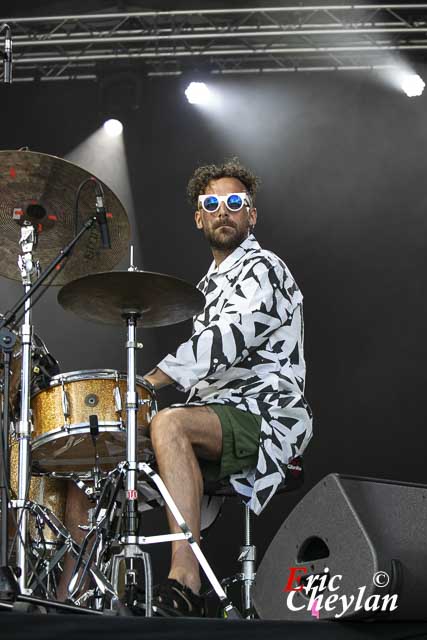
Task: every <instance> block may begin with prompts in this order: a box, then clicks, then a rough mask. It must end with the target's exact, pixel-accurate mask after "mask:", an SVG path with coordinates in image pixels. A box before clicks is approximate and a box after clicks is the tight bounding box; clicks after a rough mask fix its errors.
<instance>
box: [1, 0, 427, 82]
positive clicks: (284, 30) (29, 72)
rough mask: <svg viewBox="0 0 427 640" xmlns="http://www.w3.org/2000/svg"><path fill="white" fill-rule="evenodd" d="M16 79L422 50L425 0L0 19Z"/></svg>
mask: <svg viewBox="0 0 427 640" xmlns="http://www.w3.org/2000/svg"><path fill="white" fill-rule="evenodd" d="M2 22H7V23H8V24H9V25H10V27H11V29H12V33H13V47H14V74H15V80H18V81H19V80H21V81H31V80H34V79H40V80H44V81H48V80H71V79H93V80H96V79H97V77H98V76H99V74H100V73H102V70H103V69H105V68H106V65H107V64H108V69H110V70H111V69H112V65H113V64H114V65H115V66H116V68H117V67H120V68H123V67H125V68H132V67H134V68H135V67H137V68H138V69H141V67H142V68H143V71H145V72H146V73H147V74H149V75H179V74H182V73H184V72H186V71H190V70H195V69H197V70H199V71H205V72H208V73H214V74H227V73H252V72H286V71H307V70H310V71H321V70H329V69H337V70H352V69H373V68H381V67H389V66H394V65H395V64H396V62H397V61H398V60H399V61H400V60H401V59H402V56H403V57H406V58H408V57H410V59H411V60H412V61H413V60H415V61H417V60H420V61H421V60H424V59H425V57H426V55H427V35H426V34H427V3H409V2H406V3H400V4H384V3H382V4H372V3H369V4H366V3H365V4H356V5H352V4H341V5H339V4H335V5H333V4H331V5H326V4H317V5H310V6H308V5H306V6H282V7H262V8H256V7H255V8H240V9H237V8H235V9H203V10H192V11H120V12H110V13H101V12H99V13H91V14H82V15H59V16H55V15H52V16H40V17H27V18H16V17H15V18H13V17H5V18H1V19H0V23H2Z"/></svg>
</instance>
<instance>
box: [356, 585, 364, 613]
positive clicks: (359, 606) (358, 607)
mask: <svg viewBox="0 0 427 640" xmlns="http://www.w3.org/2000/svg"><path fill="white" fill-rule="evenodd" d="M358 591H359V595H358V596H357V601H356V604H355V606H354V610H355V611H360V610H361V609H363V602H362V600H363V598H364V597H365V591H366V587H359V589H358Z"/></svg>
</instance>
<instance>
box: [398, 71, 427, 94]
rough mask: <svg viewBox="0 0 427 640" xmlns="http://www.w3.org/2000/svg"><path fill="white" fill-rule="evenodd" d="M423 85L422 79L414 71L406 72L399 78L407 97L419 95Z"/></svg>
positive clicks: (424, 84)
mask: <svg viewBox="0 0 427 640" xmlns="http://www.w3.org/2000/svg"><path fill="white" fill-rule="evenodd" d="M425 86H426V83H425V82H424V80H423V79H422V78H420V76H419V75H418V74H416V73H408V74H407V75H405V76H404V77H403V78H402V80H401V87H402V90H403V91H404V92H405V93H406V95H407V96H408V97H409V98H415V97H416V96H420V95H421V94H422V92H423V91H424V87H425Z"/></svg>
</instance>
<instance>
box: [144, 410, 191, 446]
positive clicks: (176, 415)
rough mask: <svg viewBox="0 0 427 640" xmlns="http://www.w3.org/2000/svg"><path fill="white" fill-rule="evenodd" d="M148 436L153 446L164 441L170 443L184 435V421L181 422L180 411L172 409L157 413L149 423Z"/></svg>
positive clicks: (181, 415)
mask: <svg viewBox="0 0 427 640" xmlns="http://www.w3.org/2000/svg"><path fill="white" fill-rule="evenodd" d="M150 435H151V441H152V443H153V445H154V446H156V445H158V444H161V443H162V442H164V441H165V440H167V441H170V440H171V439H175V438H177V437H178V438H179V437H182V436H183V435H185V420H183V414H182V409H178V408H172V409H162V410H161V411H159V413H157V414H156V415H155V416H154V418H153V419H152V421H151V425H150Z"/></svg>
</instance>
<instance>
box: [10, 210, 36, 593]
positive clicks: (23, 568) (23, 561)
mask: <svg viewBox="0 0 427 640" xmlns="http://www.w3.org/2000/svg"><path fill="white" fill-rule="evenodd" d="M19 244H20V245H21V251H22V253H21V255H19V257H18V266H19V269H20V271H21V278H22V284H23V286H24V289H25V293H28V291H29V289H30V287H31V280H32V277H33V275H39V274H38V270H39V267H38V265H37V264H34V262H33V256H32V251H33V247H34V246H35V245H36V244H37V232H36V229H35V228H34V226H33V225H32V224H28V223H24V224H23V226H22V227H21V238H20V241H19ZM24 310H25V314H24V319H23V323H22V325H21V330H20V333H21V338H22V368H21V409H20V416H19V422H18V424H17V425H16V436H17V440H18V500H17V503H16V505H17V520H18V538H17V541H16V563H17V566H18V567H19V570H20V575H19V577H18V584H19V588H20V591H21V593H22V594H27V595H30V594H31V590H30V589H28V588H27V581H28V566H27V549H26V547H27V536H28V511H27V509H26V508H25V501H26V498H27V493H28V487H29V483H30V464H31V460H30V455H31V448H30V445H31V416H30V395H31V389H30V384H31V340H32V334H33V325H32V324H31V320H32V310H31V298H30V297H29V298H28V299H27V300H26V302H25V307H24Z"/></svg>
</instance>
